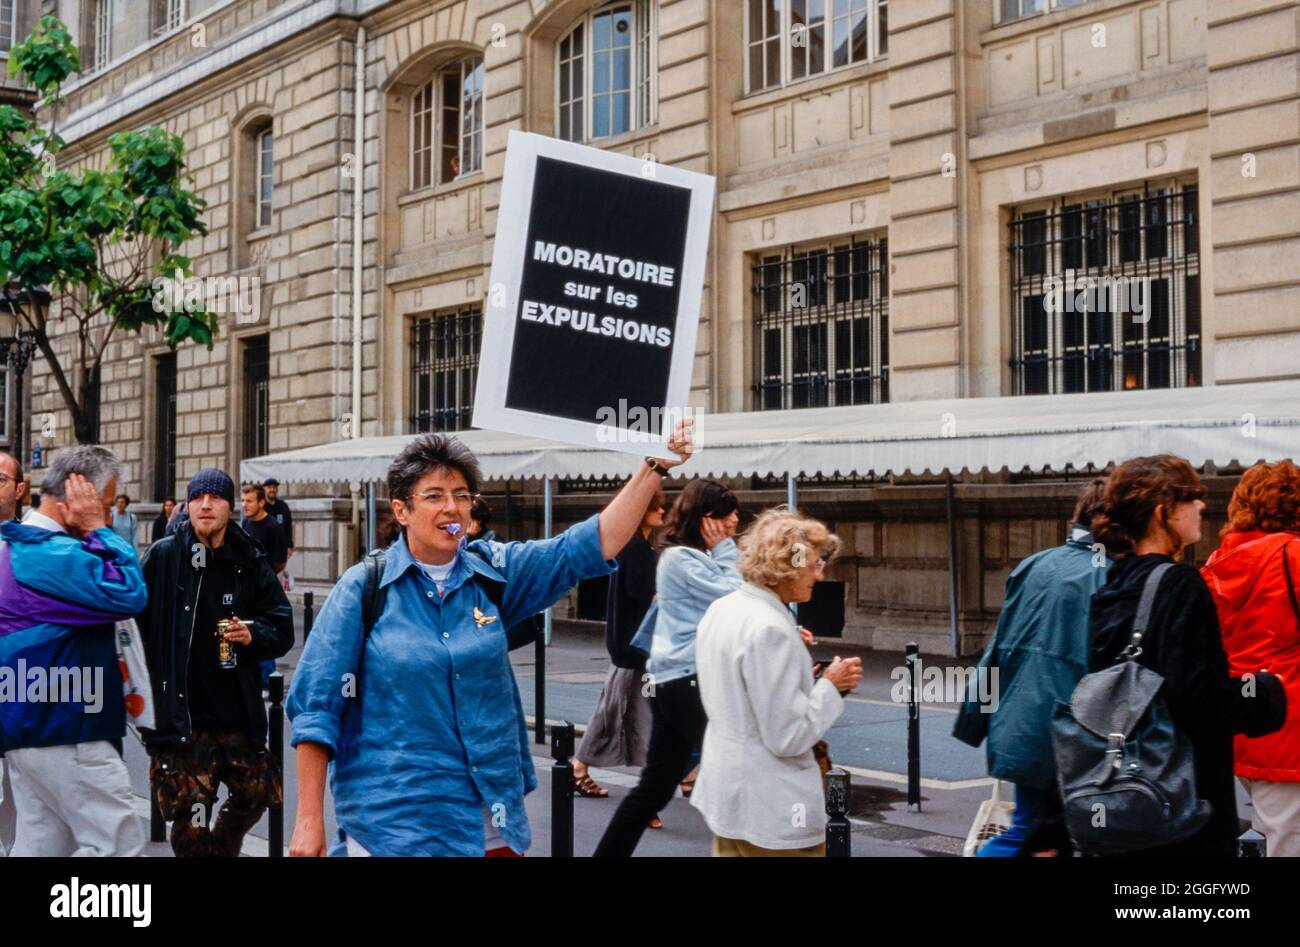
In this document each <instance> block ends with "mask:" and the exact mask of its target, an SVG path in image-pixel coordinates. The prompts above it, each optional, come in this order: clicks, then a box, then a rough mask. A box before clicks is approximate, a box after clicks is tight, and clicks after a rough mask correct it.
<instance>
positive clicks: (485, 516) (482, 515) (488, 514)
mask: <svg viewBox="0 0 1300 947" xmlns="http://www.w3.org/2000/svg"><path fill="white" fill-rule="evenodd" d="M469 518H470V519H472V520H473V521H474V522H475V523H478V528H479V532H481V533H486V532H487V528H488V523H490V522H492V507H490V506H488V501H487V500H485V499H483V497H475V498H474V505H473V506H471V507H470V508H469Z"/></svg>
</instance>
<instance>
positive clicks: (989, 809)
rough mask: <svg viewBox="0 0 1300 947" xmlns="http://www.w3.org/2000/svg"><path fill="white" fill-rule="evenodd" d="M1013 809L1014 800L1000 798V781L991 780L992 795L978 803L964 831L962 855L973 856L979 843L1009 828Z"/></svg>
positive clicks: (977, 849) (1014, 807)
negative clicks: (972, 820) (1008, 800)
mask: <svg viewBox="0 0 1300 947" xmlns="http://www.w3.org/2000/svg"><path fill="white" fill-rule="evenodd" d="M1015 811H1016V804H1015V803H1014V802H1006V801H1004V800H1003V799H1002V781H1001V780H1000V779H995V780H993V795H992V796H991V797H990V798H988V799H985V800H984V801H983V802H981V803H980V807H979V811H978V812H976V813H975V821H974V822H973V823H972V824H971V827H970V831H969V832H968V833H966V844H965V845H964V846H962V850H961V853H962V856H963V857H964V858H971V857H973V856H974V855H975V853H976V852H977V851H979V847H980V846H981V845H983V844H984V843H985V842H987V841H988V840H989V839H991V838H993V837H994V836H995V835H1001V834H1002V833H1003V832H1005V831H1006V830H1007V829H1009V828H1011V819H1012V815H1013V814H1014V813H1015Z"/></svg>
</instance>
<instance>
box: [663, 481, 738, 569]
mask: <svg viewBox="0 0 1300 947" xmlns="http://www.w3.org/2000/svg"><path fill="white" fill-rule="evenodd" d="M739 508H740V501H739V500H737V499H736V495H735V494H734V493H732V492H731V491H730V490H728V489H727V488H726V487H724V486H723V485H722V484H720V483H715V482H714V481H712V480H692V481H690V482H689V483H687V484H686V489H684V490H683V491H682V492H681V493H680V494H678V496H677V499H676V500H675V501H674V502H673V508H672V509H671V510H669V512H668V529H667V530H666V531H665V532H664V545H665V546H690V547H692V548H694V549H699V550H701V551H703V550H704V537H703V535H702V534H701V533H700V523H701V522H702V521H703V519H704V517H706V516H712V517H714V518H717V519H721V518H722V517H724V516H728V515H730V514H731V512H732V511H733V510H738V509H739Z"/></svg>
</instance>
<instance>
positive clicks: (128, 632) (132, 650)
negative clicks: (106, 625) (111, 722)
mask: <svg viewBox="0 0 1300 947" xmlns="http://www.w3.org/2000/svg"><path fill="white" fill-rule="evenodd" d="M116 644H117V666H118V668H120V669H121V671H122V691H123V694H124V695H125V697H126V722H127V724H128V725H129V726H130V727H131V728H132V729H134V730H137V731H139V730H140V729H141V728H143V729H145V730H152V729H154V726H155V721H154V706H153V684H152V682H150V680H149V665H148V664H147V663H146V662H145V656H144V640H143V639H142V638H141V637H140V629H139V627H137V625H136V623H135V619H134V618H126V619H123V620H122V621H119V622H118V623H117V637H116ZM136 735H137V736H139V733H138V732H137V734H136Z"/></svg>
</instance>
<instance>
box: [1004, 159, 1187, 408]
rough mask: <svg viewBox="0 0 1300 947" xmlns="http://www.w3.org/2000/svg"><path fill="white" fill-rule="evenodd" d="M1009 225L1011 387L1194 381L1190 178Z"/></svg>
mask: <svg viewBox="0 0 1300 947" xmlns="http://www.w3.org/2000/svg"><path fill="white" fill-rule="evenodd" d="M1010 227H1011V231H1010V243H1011V304H1012V311H1011V324H1012V336H1013V346H1014V352H1013V356H1012V359H1011V369H1012V374H1013V382H1014V391H1015V393H1016V394H1025V395H1036V394H1056V393H1060V392H1066V393H1069V392H1085V391H1118V390H1124V389H1143V388H1183V387H1195V386H1198V385H1200V384H1201V267H1200V236H1199V213H1198V209H1197V186H1196V184H1195V183H1194V182H1161V183H1158V184H1157V183H1148V184H1147V185H1145V186H1144V187H1143V188H1142V189H1141V190H1140V191H1120V192H1116V193H1112V194H1107V195H1099V196H1096V197H1088V198H1067V199H1064V200H1061V201H1060V202H1058V203H1056V204H1053V205H1051V206H1049V207H1036V208H1033V209H1021V210H1018V211H1017V212H1016V213H1015V214H1014V216H1013V218H1012V221H1011V225H1010Z"/></svg>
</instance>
